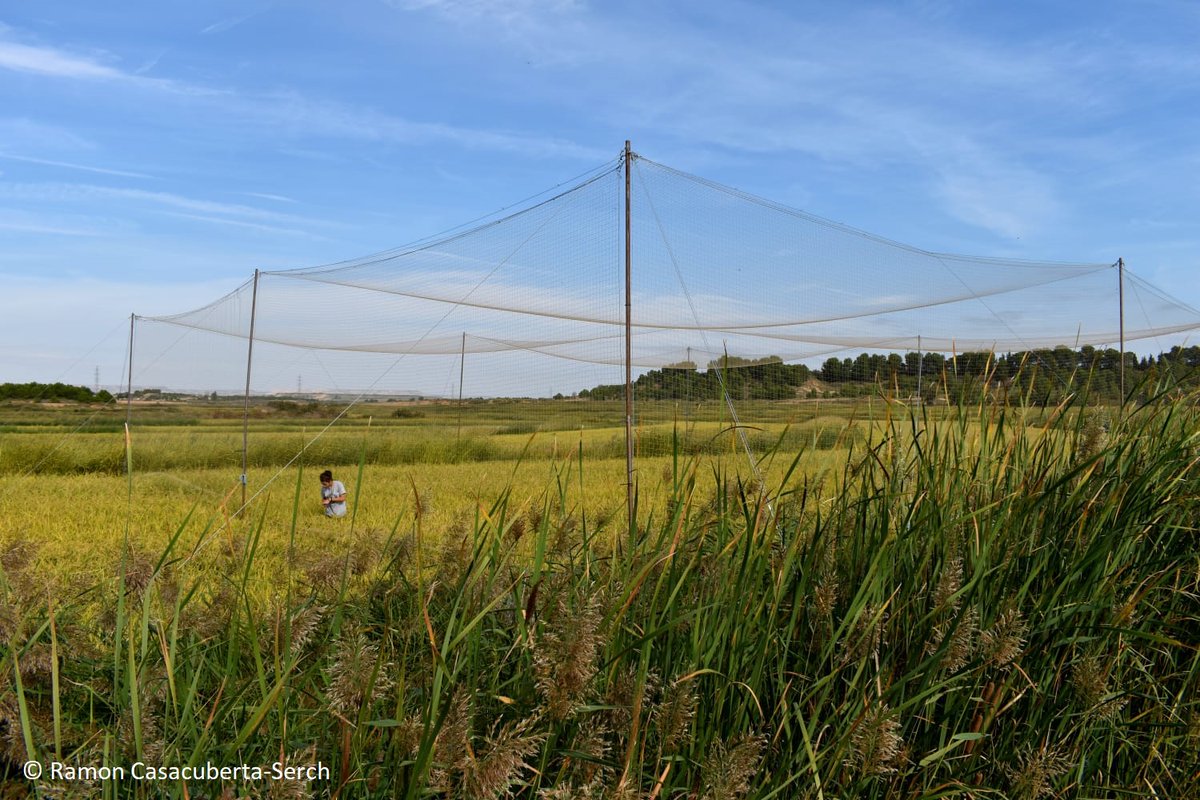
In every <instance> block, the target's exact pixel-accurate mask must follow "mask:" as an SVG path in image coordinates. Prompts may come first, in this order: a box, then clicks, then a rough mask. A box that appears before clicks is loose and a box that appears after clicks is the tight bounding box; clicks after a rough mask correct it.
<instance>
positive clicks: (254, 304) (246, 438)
mask: <svg viewBox="0 0 1200 800" xmlns="http://www.w3.org/2000/svg"><path fill="white" fill-rule="evenodd" d="M258 275H259V272H258V270H254V289H253V290H252V291H251V293H250V341H249V343H248V344H247V345H246V398H245V405H244V406H243V409H242V508H245V507H246V484H247V478H246V475H247V472H248V470H247V458H246V456H247V453H248V452H249V450H250V363H251V361H252V359H253V357H254V317H255V315H256V313H257V312H258Z"/></svg>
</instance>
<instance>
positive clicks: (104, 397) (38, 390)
mask: <svg viewBox="0 0 1200 800" xmlns="http://www.w3.org/2000/svg"><path fill="white" fill-rule="evenodd" d="M112 399H113V396H112V394H110V393H109V391H108V390H107V389H101V390H100V391H98V392H93V391H92V390H91V389H89V388H87V387H86V386H71V385H69V384H66V383H0V400H45V401H61V400H73V401H75V402H77V403H108V402H111V401H112Z"/></svg>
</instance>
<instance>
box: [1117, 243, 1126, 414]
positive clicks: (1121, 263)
mask: <svg viewBox="0 0 1200 800" xmlns="http://www.w3.org/2000/svg"><path fill="white" fill-rule="evenodd" d="M1117 304H1118V314H1119V319H1120V322H1119V324H1120V328H1121V333H1120V336H1121V364H1120V366H1119V367H1118V369H1117V371H1118V372H1119V373H1120V375H1121V406H1122V407H1124V405H1125V259H1123V258H1118V259H1117Z"/></svg>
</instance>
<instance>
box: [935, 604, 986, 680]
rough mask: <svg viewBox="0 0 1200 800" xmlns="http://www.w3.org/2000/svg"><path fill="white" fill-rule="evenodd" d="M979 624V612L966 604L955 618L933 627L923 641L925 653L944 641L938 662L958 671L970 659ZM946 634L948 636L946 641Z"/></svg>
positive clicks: (945, 667) (943, 667) (952, 670)
mask: <svg viewBox="0 0 1200 800" xmlns="http://www.w3.org/2000/svg"><path fill="white" fill-rule="evenodd" d="M978 625H979V612H978V611H976V610H975V607H974V606H968V607H967V608H966V609H964V610H963V611H962V612H961V613H959V615H958V617H957V619H954V620H946V621H944V622H940V623H938V624H937V625H935V626H934V627H933V630H932V631H931V632H930V635H929V640H928V641H927V642H926V643H925V654H926V655H933V654H934V653H936V652H937V651H938V649H939V648H940V647H942V645H943V643H945V646H946V650H945V652H944V653H943V654H942V659H941V661H940V662H939V663H938V666H940V667H941V668H942V669H944V670H947V671H949V672H958V671H959V670H960V669H962V668H963V667H965V666H966V665H967V662H969V661H970V660H971V655H972V654H973V653H974V652H975V634H976V632H977V630H978ZM947 635H948V636H949V637H950V639H949V641H948V642H947V641H946V637H947Z"/></svg>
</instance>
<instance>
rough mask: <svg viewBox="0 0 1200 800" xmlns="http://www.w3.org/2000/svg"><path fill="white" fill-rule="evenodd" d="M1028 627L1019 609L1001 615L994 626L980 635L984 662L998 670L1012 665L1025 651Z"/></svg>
mask: <svg viewBox="0 0 1200 800" xmlns="http://www.w3.org/2000/svg"><path fill="white" fill-rule="evenodd" d="M1027 630H1028V626H1027V625H1026V623H1025V618H1024V616H1022V614H1021V612H1020V611H1019V610H1017V609H1009V610H1008V611H1005V612H1004V613H1002V614H1001V615H1000V617H999V618H998V619H997V620H996V622H995V623H993V625H992V626H991V627H990V628H988V629H987V630H985V631H984V632H983V633H981V634H980V635H979V649H980V651H981V653H982V655H983V658H984V660H985V661H986V662H987V663H988V664H990V665H992V666H993V667H997V668H1004V667H1007V666H1008V665H1010V664H1012V663H1013V662H1014V661H1016V660H1017V659H1018V658H1020V657H1021V654H1022V653H1023V652H1024V651H1025V634H1026V632H1027Z"/></svg>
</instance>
